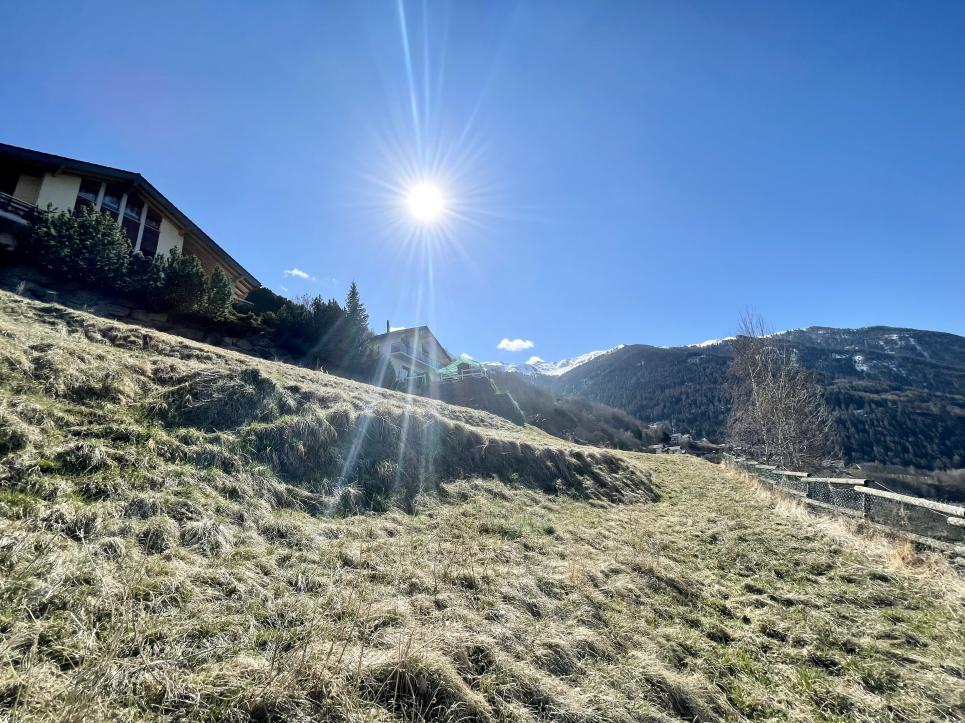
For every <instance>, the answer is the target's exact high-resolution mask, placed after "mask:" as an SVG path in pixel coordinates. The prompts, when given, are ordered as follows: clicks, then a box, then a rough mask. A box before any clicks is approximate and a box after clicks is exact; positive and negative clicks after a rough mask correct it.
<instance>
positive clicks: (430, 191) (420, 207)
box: [405, 183, 445, 223]
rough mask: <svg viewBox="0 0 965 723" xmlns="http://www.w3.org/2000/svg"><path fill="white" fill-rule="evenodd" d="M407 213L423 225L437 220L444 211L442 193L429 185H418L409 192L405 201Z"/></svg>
mask: <svg viewBox="0 0 965 723" xmlns="http://www.w3.org/2000/svg"><path fill="white" fill-rule="evenodd" d="M405 203H406V206H407V207H408V209H409V213H411V214H412V216H413V217H414V218H415V219H416V220H417V221H421V222H423V223H431V222H433V221H435V220H437V219H438V218H439V217H440V216H441V215H442V213H443V212H444V211H445V202H444V200H443V198H442V192H441V191H440V190H439V188H438V187H437V186H434V185H433V184H431V183H420V184H419V185H417V186H413V187H412V188H411V189H410V190H409V194H408V196H406V199H405Z"/></svg>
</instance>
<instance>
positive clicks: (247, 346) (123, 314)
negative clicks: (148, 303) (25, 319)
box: [0, 266, 292, 361]
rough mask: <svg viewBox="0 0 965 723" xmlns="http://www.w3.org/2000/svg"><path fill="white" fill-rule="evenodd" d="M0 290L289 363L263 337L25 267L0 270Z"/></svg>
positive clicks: (282, 354) (10, 267) (268, 340)
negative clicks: (231, 332)
mask: <svg viewBox="0 0 965 723" xmlns="http://www.w3.org/2000/svg"><path fill="white" fill-rule="evenodd" d="M0 289H4V290H6V291H12V292H14V293H16V294H20V295H21V296H25V297H27V298H30V299H36V300H37V301H46V302H50V303H55V304H61V305H62V306H66V307H68V308H71V309H77V310H78V311H86V312H87V313H90V314H95V315H97V316H103V317H104V318H106V319H116V320H118V321H124V322H127V323H130V324H137V325H139V326H146V327H149V328H151V329H156V330H157V331H163V332H166V333H168V334H174V335H175V336H181V337H184V338H185V339H191V340H193V341H200V342H204V343H205V344H211V345H212V346H220V347H222V348H224V349H231V350H233V351H237V352H241V353H242V354H249V355H251V356H257V357H259V358H262V359H280V360H283V361H292V360H291V359H289V358H288V355H286V354H285V353H284V352H283V351H282V350H280V349H278V348H277V347H276V346H275V345H274V344H272V342H271V340H270V339H268V338H267V337H266V336H264V335H252V336H248V337H234V336H231V335H228V334H223V333H220V332H218V331H217V330H213V329H210V328H203V327H201V326H199V325H197V324H196V323H192V320H191V319H190V318H187V317H184V316H176V315H170V314H166V313H164V312H158V311H150V310H148V309H142V308H138V307H137V306H135V305H133V304H132V302H131V300H130V299H125V298H122V297H118V296H115V295H112V294H107V293H98V292H94V291H91V290H89V289H85V288H84V287H83V286H81V285H80V284H74V283H67V282H57V281H53V280H51V279H49V278H48V277H47V276H45V275H44V274H43V273H41V272H39V271H36V270H35V269H31V268H28V267H25V266H9V267H0Z"/></svg>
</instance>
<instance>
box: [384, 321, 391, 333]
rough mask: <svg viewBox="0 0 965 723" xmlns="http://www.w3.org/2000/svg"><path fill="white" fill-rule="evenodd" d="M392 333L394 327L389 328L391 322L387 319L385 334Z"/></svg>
mask: <svg viewBox="0 0 965 723" xmlns="http://www.w3.org/2000/svg"><path fill="white" fill-rule="evenodd" d="M390 331H392V327H391V326H389V320H388V319H386V320H385V333H386V334H388V333H389V332H390Z"/></svg>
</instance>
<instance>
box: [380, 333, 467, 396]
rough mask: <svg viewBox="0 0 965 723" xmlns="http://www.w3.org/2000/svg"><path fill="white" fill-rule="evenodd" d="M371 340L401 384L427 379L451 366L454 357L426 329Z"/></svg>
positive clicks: (383, 335) (388, 334)
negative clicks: (415, 378)
mask: <svg viewBox="0 0 965 723" xmlns="http://www.w3.org/2000/svg"><path fill="white" fill-rule="evenodd" d="M385 326H386V332H385V333H384V334H379V335H378V336H376V337H374V338H373V339H372V344H374V345H375V346H376V348H377V349H378V350H379V353H380V354H381V355H382V357H383V358H385V359H388V361H389V364H391V365H392V369H393V371H394V372H395V377H396V379H398V380H399V381H400V382H402V381H405V380H407V379H409V378H410V377H415V376H422V375H426V377H428V375H430V374H431V373H433V372H435V371H436V370H437V369H439V368H441V367H444V366H446V365H447V364H450V363H451V362H452V360H453V356H452V355H451V354H450V353H449V352H448V351H446V349H445V347H443V346H442V344H441V343H440V342H439V340H438V339H436V337H435V335H434V334H433V333H432V331H431V330H430V329H429V327H428V326H413V327H409V328H407V329H392V328H391V327H390V326H389V324H388V322H386V325H385Z"/></svg>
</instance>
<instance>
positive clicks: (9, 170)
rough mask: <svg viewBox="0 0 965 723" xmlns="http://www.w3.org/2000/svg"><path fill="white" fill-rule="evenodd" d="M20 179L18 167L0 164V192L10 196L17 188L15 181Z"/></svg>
mask: <svg viewBox="0 0 965 723" xmlns="http://www.w3.org/2000/svg"><path fill="white" fill-rule="evenodd" d="M19 180H20V169H18V168H13V167H12V166H0V193H6V194H7V195H8V196H12V195H13V192H14V191H16V190H17V181H19Z"/></svg>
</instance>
